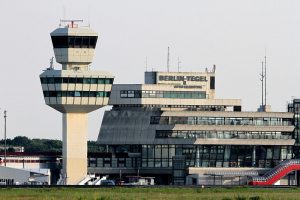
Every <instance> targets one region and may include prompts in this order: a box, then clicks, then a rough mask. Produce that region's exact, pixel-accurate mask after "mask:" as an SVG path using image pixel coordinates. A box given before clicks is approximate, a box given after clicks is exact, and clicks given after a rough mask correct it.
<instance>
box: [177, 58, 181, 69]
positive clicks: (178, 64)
mask: <svg viewBox="0 0 300 200" xmlns="http://www.w3.org/2000/svg"><path fill="white" fill-rule="evenodd" d="M180 64H181V61H180V60H179V57H177V67H178V72H179V69H180Z"/></svg>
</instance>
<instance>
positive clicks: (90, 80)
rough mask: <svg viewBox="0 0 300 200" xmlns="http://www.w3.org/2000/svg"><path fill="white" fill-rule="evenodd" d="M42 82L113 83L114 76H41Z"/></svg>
mask: <svg viewBox="0 0 300 200" xmlns="http://www.w3.org/2000/svg"><path fill="white" fill-rule="evenodd" d="M40 79H41V83H42V84H61V83H70V84H113V81H114V79H113V78H88V77H86V78H85V77H41V78H40Z"/></svg>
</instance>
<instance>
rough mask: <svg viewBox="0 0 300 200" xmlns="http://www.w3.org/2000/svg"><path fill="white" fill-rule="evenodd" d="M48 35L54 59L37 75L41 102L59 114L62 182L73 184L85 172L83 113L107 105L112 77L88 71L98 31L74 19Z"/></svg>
mask: <svg viewBox="0 0 300 200" xmlns="http://www.w3.org/2000/svg"><path fill="white" fill-rule="evenodd" d="M63 22H64V23H65V22H70V24H68V23H66V24H65V25H64V26H60V27H59V28H57V29H55V30H54V31H53V32H52V33H51V34H50V35H51V39H52V44H53V49H54V54H55V59H56V61H57V62H58V63H60V64H61V65H62V69H61V70H56V69H54V68H53V66H52V65H51V66H50V68H47V70H45V71H44V72H43V73H42V74H41V75H40V80H41V85H42V89H43V95H44V99H45V103H46V104H47V105H48V106H50V107H52V108H54V109H55V110H57V111H59V112H61V113H62V115H63V117H62V119H63V128H62V133H63V170H62V177H63V179H64V181H63V182H64V184H67V185H75V184H78V183H79V182H80V181H81V180H83V179H84V178H85V177H86V175H87V127H88V126H87V114H88V113H89V112H92V111H94V110H96V109H99V108H101V107H103V106H105V105H107V104H108V100H109V97H110V92H111V88H112V83H113V79H114V77H113V76H112V75H111V74H110V73H108V72H103V71H94V70H90V64H91V63H92V60H93V56H94V51H95V48H96V44H97V40H98V34H97V33H96V32H94V31H93V30H92V29H91V28H89V27H79V26H78V25H77V24H74V21H63Z"/></svg>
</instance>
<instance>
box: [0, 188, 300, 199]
mask: <svg viewBox="0 0 300 200" xmlns="http://www.w3.org/2000/svg"><path fill="white" fill-rule="evenodd" d="M0 199H5V200H13V199H22V200H29V199H78V200H79V199H80V200H83V199H94V200H115V199H117V200H136V199H141V200H146V199H150V200H163V199H174V200H175V199H176V200H186V199H187V200H189V199H196V200H198V199H199V200H202V199H203V200H205V199H206V200H275V199H279V200H294V199H300V188H299V189H298V188H286V189H263V188H242V187H241V188H239V187H237V188H203V189H202V188H175V187H162V188H159V187H155V188H152V187H151V188H126V187H114V188H1V189H0Z"/></svg>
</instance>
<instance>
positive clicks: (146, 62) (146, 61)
mask: <svg viewBox="0 0 300 200" xmlns="http://www.w3.org/2000/svg"><path fill="white" fill-rule="evenodd" d="M145 65H146V71H148V57H147V56H146V60H145Z"/></svg>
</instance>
